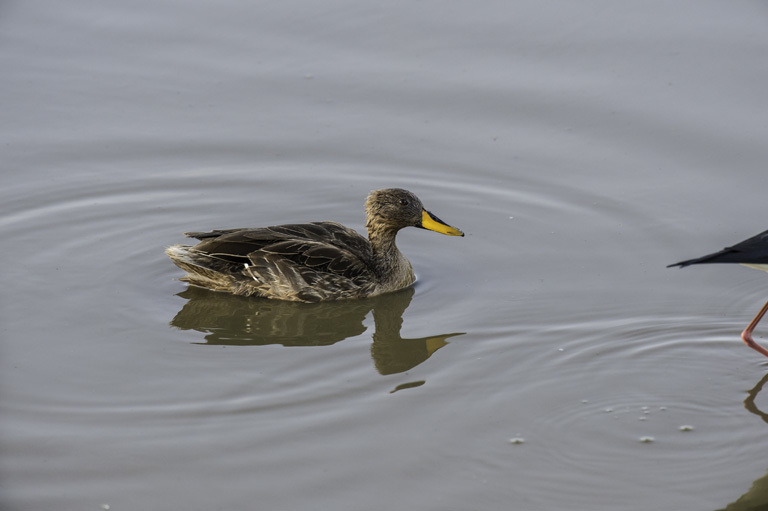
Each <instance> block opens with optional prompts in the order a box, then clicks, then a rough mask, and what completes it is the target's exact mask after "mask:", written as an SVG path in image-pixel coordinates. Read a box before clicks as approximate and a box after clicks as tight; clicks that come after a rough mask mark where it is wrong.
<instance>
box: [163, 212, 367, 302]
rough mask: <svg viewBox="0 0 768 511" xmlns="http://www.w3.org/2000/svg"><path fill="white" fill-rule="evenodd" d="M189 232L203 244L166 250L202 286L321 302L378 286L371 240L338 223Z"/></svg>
mask: <svg viewBox="0 0 768 511" xmlns="http://www.w3.org/2000/svg"><path fill="white" fill-rule="evenodd" d="M186 235H187V236H189V237H192V238H196V239H198V240H200V243H198V244H197V245H196V246H194V247H190V246H185V245H175V246H173V247H170V248H169V249H168V250H167V251H166V252H167V253H168V255H169V256H170V257H171V259H172V260H173V261H174V262H175V263H176V264H177V265H179V266H180V267H181V268H182V269H184V270H186V271H187V272H188V273H189V275H188V276H187V277H185V278H184V279H183V280H186V281H188V282H189V283H191V284H195V285H200V286H202V287H207V288H214V289H218V290H222V291H230V292H234V293H236V294H244V295H259V296H265V297H270V298H280V299H283V300H296V301H307V302H315V301H320V300H328V299H339V298H354V297H358V296H367V295H370V294H371V286H373V285H375V281H376V278H375V277H376V275H375V273H374V269H373V268H372V266H371V247H370V244H369V242H368V240H366V239H365V238H363V237H362V236H360V235H359V234H357V232H355V231H354V230H352V229H349V228H347V227H344V226H343V225H341V224H338V223H335V222H313V223H308V224H289V225H278V226H272V227H262V228H257V229H227V230H218V231H211V232H190V233H186Z"/></svg>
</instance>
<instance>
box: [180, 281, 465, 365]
mask: <svg viewBox="0 0 768 511" xmlns="http://www.w3.org/2000/svg"><path fill="white" fill-rule="evenodd" d="M413 293H414V290H413V288H408V289H404V290H402V291H398V292H396V293H389V294H386V295H382V296H377V297H374V298H367V299H364V300H345V301H339V302H326V303H311V304H310V303H293V302H281V301H278V300H267V299H263V298H246V297H242V296H234V295H229V294H226V293H216V292H213V291H208V290H206V289H201V288H197V287H189V288H187V290H186V291H184V292H182V293H179V294H178V296H180V297H182V298H184V299H186V300H187V302H186V303H185V304H184V306H183V307H182V309H181V310H180V311H179V312H178V314H176V317H174V318H173V320H172V321H171V325H172V326H174V327H176V328H179V329H181V330H196V331H198V332H201V333H203V334H205V341H206V342H205V343H200V344H210V345H227V346H266V345H271V344H281V345H283V346H329V345H331V344H334V343H337V342H339V341H342V340H344V339H347V338H349V337H355V336H358V335H360V334H362V333H363V332H365V330H366V327H365V325H364V324H363V322H364V320H365V318H366V316H367V315H368V313H369V312H371V311H373V321H374V325H375V326H374V328H375V331H374V333H373V345H372V346H371V355H372V357H373V361H374V364H375V366H376V369H377V370H378V371H379V373H381V374H394V373H401V372H404V371H407V370H409V369H412V368H413V367H416V366H417V365H419V364H421V363H422V362H424V361H425V360H426V359H428V358H429V357H430V356H431V355H432V354H433V353H434V352H435V351H437V350H438V349H440V348H442V347H443V346H445V345H446V344H448V343H447V341H446V339H448V338H449V337H453V336H456V335H462V333H450V334H438V335H433V336H429V337H422V338H418V339H403V338H402V337H401V336H400V329H401V327H402V324H403V313H404V312H405V310H406V309H407V308H408V305H410V303H411V299H412V298H413Z"/></svg>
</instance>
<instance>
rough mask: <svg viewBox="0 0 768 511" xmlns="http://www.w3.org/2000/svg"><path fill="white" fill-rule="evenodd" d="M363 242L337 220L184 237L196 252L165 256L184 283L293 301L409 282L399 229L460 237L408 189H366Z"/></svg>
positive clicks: (187, 249) (178, 248)
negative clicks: (193, 242)
mask: <svg viewBox="0 0 768 511" xmlns="http://www.w3.org/2000/svg"><path fill="white" fill-rule="evenodd" d="M365 212H366V227H367V228H368V239H365V238H363V237H362V236H360V235H359V234H358V233H357V232H355V231H354V230H352V229H349V228H348V227H344V226H343V225H341V224H337V223H336V222H313V223H309V224H291V225H278V226H273V227H262V228H257V229H227V230H218V231H211V232H189V233H186V235H187V236H189V237H192V238H197V239H198V240H200V243H198V244H197V245H195V246H194V247H192V246H188V245H174V246H172V247H168V249H167V250H166V253H167V254H168V256H169V257H170V258H171V260H172V261H173V262H174V263H175V264H176V265H177V266H179V267H180V268H181V269H183V270H185V271H186V272H187V273H188V274H187V276H185V277H184V278H183V279H182V280H185V281H187V282H189V283H190V284H193V285H196V286H201V287H205V288H208V289H212V290H214V291H228V292H230V293H233V294H237V295H245V296H250V295H257V296H263V297H266V298H277V299H281V300H291V301H298V302H319V301H322V300H338V299H344V298H363V297H368V296H376V295H380V294H382V293H387V292H390V291H395V290H398V289H402V288H404V287H407V286H410V285H411V284H413V282H414V280H415V277H414V274H413V268H412V267H411V263H410V262H409V261H408V259H406V258H405V256H404V255H403V254H402V253H400V251H399V250H398V249H397V246H396V245H395V236H396V235H397V232H398V231H399V230H400V229H402V228H403V227H408V226H413V227H421V228H423V229H430V230H432V231H437V232H440V233H443V234H448V235H451V236H464V233H462V232H461V231H460V230H458V229H456V228H454V227H451V226H449V225H447V224H446V223H444V222H443V221H442V220H440V219H439V218H437V217H436V216H434V215H432V213H430V212H429V211H427V210H426V209H424V206H422V204H421V201H420V200H419V199H418V197H416V196H415V195H414V194H412V193H411V192H409V191H407V190H401V189H399V188H391V189H386V190H376V191H374V192H371V194H370V195H369V196H368V199H367V201H366V204H365Z"/></svg>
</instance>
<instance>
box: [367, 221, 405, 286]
mask: <svg viewBox="0 0 768 511" xmlns="http://www.w3.org/2000/svg"><path fill="white" fill-rule="evenodd" d="M396 236H397V230H393V229H386V228H376V227H375V226H370V225H369V226H368V240H369V241H370V242H371V250H372V252H373V259H374V264H375V265H376V271H377V274H378V277H379V279H380V280H381V282H382V284H384V285H386V286H391V287H392V289H399V288H402V287H405V286H410V285H411V284H413V282H414V280H415V276H414V273H413V267H412V266H411V263H410V262H409V261H408V259H406V258H405V256H404V255H403V254H402V253H401V252H400V250H398V249H397V245H396V244H395V237H396Z"/></svg>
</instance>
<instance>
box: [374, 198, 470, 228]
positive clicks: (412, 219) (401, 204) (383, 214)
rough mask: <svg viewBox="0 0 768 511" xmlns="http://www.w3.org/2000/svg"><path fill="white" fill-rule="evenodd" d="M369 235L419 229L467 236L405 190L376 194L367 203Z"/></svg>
mask: <svg viewBox="0 0 768 511" xmlns="http://www.w3.org/2000/svg"><path fill="white" fill-rule="evenodd" d="M365 213H366V224H365V226H366V227H367V228H368V232H369V233H370V232H371V231H380V230H388V231H393V232H397V231H398V230H400V229H402V228H403V227H419V228H421V229H429V230H430V231H435V232H439V233H442V234H447V235H449V236H464V233H463V232H461V231H460V230H459V229H457V228H455V227H451V226H450V225H448V224H446V223H445V222H443V221H442V220H440V219H439V218H437V217H436V216H435V215H433V214H432V213H430V212H429V211H427V210H426V209H425V208H424V206H423V205H422V203H421V201H420V200H419V198H418V197H416V196H415V195H414V194H412V193H411V192H409V191H408V190H403V189H402V188H386V189H384V190H374V191H372V192H371V193H370V195H368V199H367V200H366V201H365Z"/></svg>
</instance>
